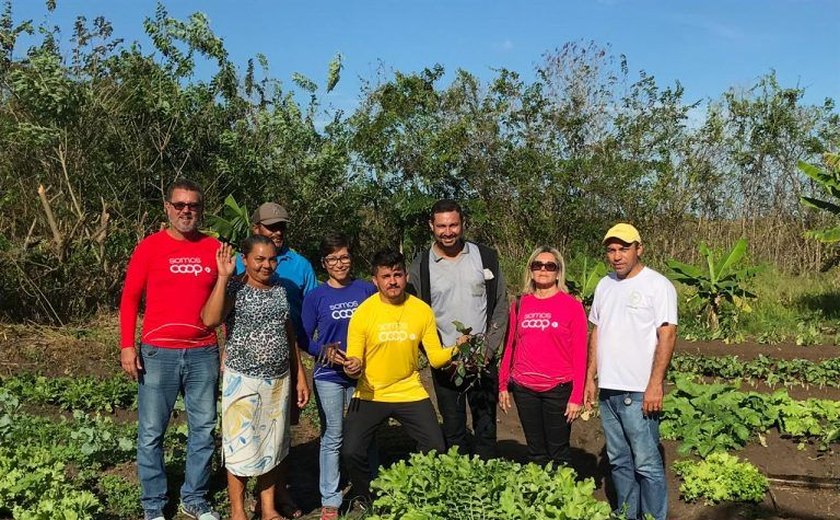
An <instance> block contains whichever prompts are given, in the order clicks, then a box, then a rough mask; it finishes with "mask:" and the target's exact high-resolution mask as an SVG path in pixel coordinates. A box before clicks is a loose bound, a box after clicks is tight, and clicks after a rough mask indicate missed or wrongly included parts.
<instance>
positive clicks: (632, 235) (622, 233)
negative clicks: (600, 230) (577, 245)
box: [601, 222, 642, 244]
mask: <svg viewBox="0 0 840 520" xmlns="http://www.w3.org/2000/svg"><path fill="white" fill-rule="evenodd" d="M611 238H617V239H619V240H621V241H622V242H624V243H625V244H632V243H633V242H638V243H640V244H641V243H642V236H641V235H640V234H639V230H638V229H636V228H634V227H633V226H631V225H630V224H625V223H624V222H622V223H620V224H616V225H614V226H613V227H611V228H610V230H609V231H607V234H606V235H604V240H602V241H601V242H602V243H603V242H606V241H607V240H609V239H611Z"/></svg>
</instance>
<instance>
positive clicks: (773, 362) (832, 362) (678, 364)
mask: <svg viewBox="0 0 840 520" xmlns="http://www.w3.org/2000/svg"><path fill="white" fill-rule="evenodd" d="M671 369H672V371H671V378H672V380H673V379H674V378H675V377H677V375H678V374H680V373H683V374H696V375H700V376H705V377H720V378H722V379H747V380H752V381H764V382H766V383H767V384H768V385H777V384H781V385H784V386H794V385H800V386H808V385H814V386H819V387H824V386H830V387H835V388H836V387H840V358H831V359H826V360H823V361H809V360H807V359H775V358H771V357H767V356H765V355H763V354H760V355H759V356H758V357H757V358H755V359H752V360H743V359H739V358H738V356H702V355H693V354H678V355H675V356H674V358H673V360H672V361H671Z"/></svg>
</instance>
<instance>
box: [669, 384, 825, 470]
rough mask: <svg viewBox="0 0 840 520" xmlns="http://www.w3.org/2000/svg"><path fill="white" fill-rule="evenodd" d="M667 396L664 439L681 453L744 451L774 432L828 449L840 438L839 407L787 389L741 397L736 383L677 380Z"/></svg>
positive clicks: (703, 453) (700, 453)
mask: <svg viewBox="0 0 840 520" xmlns="http://www.w3.org/2000/svg"><path fill="white" fill-rule="evenodd" d="M675 385H676V388H675V389H674V390H673V391H671V392H669V393H668V395H667V396H666V397H665V405H664V412H663V420H662V428H661V433H662V437H663V438H665V439H671V440H679V441H681V442H680V446H679V448H678V451H679V453H680V454H683V455H685V454H688V453H692V452H694V453H698V454H699V455H701V456H703V457H705V456H707V455H709V454H711V453H713V452H716V451H729V450H733V449H739V448H741V447H743V446H744V445H745V444H746V443H747V442H748V441H750V440H751V439H753V438H754V437H755V438H758V439H759V441H761V440H762V439H761V435H762V434H764V433H765V432H767V431H768V430H769V429H771V428H777V429H778V430H779V432H781V433H782V435H784V436H789V437H791V438H792V439H794V440H796V441H798V442H802V443H804V442H809V441H813V442H815V443H816V444H817V447H818V449H819V450H823V451H824V450H827V449H829V446H830V445H831V443H833V442H836V441H837V440H838V439H840V402H837V401H831V400H826V399H807V400H804V401H797V400H794V399H791V397H790V395H788V393H787V391H786V390H777V391H775V392H773V393H772V394H762V393H758V392H741V391H739V385H737V384H722V383H716V384H699V383H696V382H694V381H693V380H692V379H691V378H690V377H686V376H678V377H677V378H676V381H675Z"/></svg>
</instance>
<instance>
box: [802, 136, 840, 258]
mask: <svg viewBox="0 0 840 520" xmlns="http://www.w3.org/2000/svg"><path fill="white" fill-rule="evenodd" d="M823 165H824V167H823V168H820V167H818V166H815V165H813V164H808V163H806V162H804V161H800V162H799V169H800V170H802V173H804V174H805V175H807V176H808V178H810V179H811V180H813V181H814V182H815V183H816V184H817V185H818V186H819V187H820V188H822V190H823V191H824V192H825V193H826V194H828V195H829V197H830V198H831V199H836V200H837V203H834V202H831V201H829V200H822V199H817V198H815V197H805V196H802V197H800V200H801V201H802V204H804V205H805V206H807V207H809V208H813V209H817V210H821V211H827V212H828V213H830V214H832V215H840V154H836V153H829V152H827V153H825V154H824V155H823ZM806 236H808V237H809V238H813V239H816V240H819V241H821V242H828V243H834V242H840V225H835V226H834V227H830V228H827V229H821V230H811V231H808V232H807V233H806Z"/></svg>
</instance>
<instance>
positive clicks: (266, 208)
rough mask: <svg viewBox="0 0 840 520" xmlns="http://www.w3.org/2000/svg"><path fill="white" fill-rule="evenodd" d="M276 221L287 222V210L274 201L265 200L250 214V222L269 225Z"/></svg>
mask: <svg viewBox="0 0 840 520" xmlns="http://www.w3.org/2000/svg"><path fill="white" fill-rule="evenodd" d="M278 222H289V212H288V211H286V208H284V207H283V206H281V205H280V204H277V203H275V202H265V203H263V204H261V205H260V207H259V208H257V211H255V212H254V214H253V215H251V224H265V225H267V226H270V225H272V224H276V223H278Z"/></svg>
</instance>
